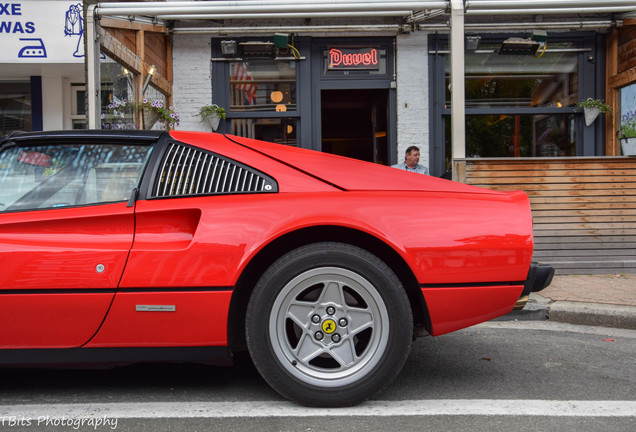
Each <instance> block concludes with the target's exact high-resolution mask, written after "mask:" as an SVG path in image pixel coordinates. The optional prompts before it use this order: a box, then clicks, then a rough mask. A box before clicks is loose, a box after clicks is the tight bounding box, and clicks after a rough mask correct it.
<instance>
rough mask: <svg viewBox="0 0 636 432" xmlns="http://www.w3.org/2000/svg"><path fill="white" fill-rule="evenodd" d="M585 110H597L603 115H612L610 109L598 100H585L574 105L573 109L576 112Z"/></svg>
mask: <svg viewBox="0 0 636 432" xmlns="http://www.w3.org/2000/svg"><path fill="white" fill-rule="evenodd" d="M585 108H598V110H599V111H601V112H602V113H603V114H605V113H610V114H611V113H612V108H611V107H610V106H609V105H607V104H606V103H605V102H603V101H602V100H600V99H592V98H587V99H585V100H583V101H580V102H578V103H577V104H576V105H575V109H576V110H577V111H580V110H582V109H585Z"/></svg>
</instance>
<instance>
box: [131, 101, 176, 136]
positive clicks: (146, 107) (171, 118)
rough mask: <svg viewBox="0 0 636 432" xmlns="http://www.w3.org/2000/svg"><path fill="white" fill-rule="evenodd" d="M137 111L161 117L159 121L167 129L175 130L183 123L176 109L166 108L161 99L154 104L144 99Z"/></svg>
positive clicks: (138, 105)
mask: <svg viewBox="0 0 636 432" xmlns="http://www.w3.org/2000/svg"><path fill="white" fill-rule="evenodd" d="M137 109H138V110H143V111H147V112H151V113H154V114H155V115H159V121H160V122H161V123H163V126H164V128H166V129H174V127H175V126H177V125H178V124H179V123H180V122H181V118H180V117H179V114H177V113H176V112H175V110H174V107H172V106H169V107H166V106H164V102H163V101H162V100H160V99H157V100H155V101H152V102H151V101H149V100H148V99H144V101H143V102H142V103H140V104H137Z"/></svg>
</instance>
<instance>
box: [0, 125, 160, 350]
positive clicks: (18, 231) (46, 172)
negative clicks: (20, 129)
mask: <svg viewBox="0 0 636 432" xmlns="http://www.w3.org/2000/svg"><path fill="white" fill-rule="evenodd" d="M55 141H56V142H51V141H50V140H49V141H48V142H44V141H39V142H38V141H33V140H28V139H22V140H21V139H19V138H16V139H15V140H14V141H13V142H9V143H7V144H5V145H3V147H2V148H1V149H0V262H2V270H0V348H63V347H77V346H81V345H82V344H84V343H86V342H87V341H88V340H89V339H90V338H91V337H92V336H93V335H94V334H95V332H96V331H97V330H98V328H99V326H100V325H101V323H102V322H103V320H104V318H105V316H106V313H107V311H108V308H109V306H110V304H111V301H112V298H113V296H114V294H115V290H116V288H117V285H118V283H119V280H120V278H121V275H122V273H123V270H124V267H125V264H126V259H127V257H128V253H129V251H130V248H131V245H132V241H133V233H134V213H133V212H134V207H133V202H134V200H130V199H129V198H130V197H131V194H132V193H133V191H134V190H135V188H137V187H138V184H139V182H140V177H141V174H142V173H143V169H144V166H145V164H146V163H147V160H148V157H149V155H150V153H151V150H152V146H151V145H150V144H149V143H138V144H136V143H131V142H129V141H127V142H123V141H117V140H106V141H99V142H96V143H95V142H91V141H90V140H88V139H87V138H86V136H84V138H82V139H81V140H77V139H70V138H69V139H61V138H58V139H57V140H55ZM129 202H130V204H129Z"/></svg>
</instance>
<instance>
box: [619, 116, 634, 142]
mask: <svg viewBox="0 0 636 432" xmlns="http://www.w3.org/2000/svg"><path fill="white" fill-rule="evenodd" d="M619 135H620V137H621V138H636V110H634V111H631V112H628V113H627V114H625V115H623V116H622V117H621V129H620V131H619Z"/></svg>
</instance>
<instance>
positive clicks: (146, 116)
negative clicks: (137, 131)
mask: <svg viewBox="0 0 636 432" xmlns="http://www.w3.org/2000/svg"><path fill="white" fill-rule="evenodd" d="M142 112H143V120H144V124H143V128H144V129H145V130H148V129H152V127H153V126H154V125H155V123H157V121H158V120H159V117H160V114H159V113H158V112H157V111H155V110H151V109H148V108H144V109H143V110H142Z"/></svg>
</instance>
